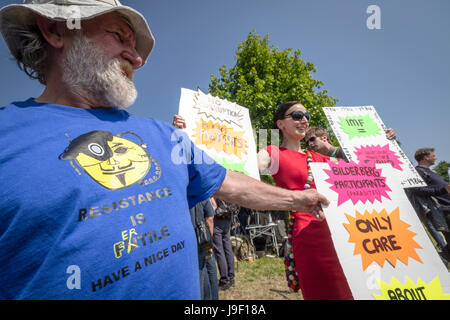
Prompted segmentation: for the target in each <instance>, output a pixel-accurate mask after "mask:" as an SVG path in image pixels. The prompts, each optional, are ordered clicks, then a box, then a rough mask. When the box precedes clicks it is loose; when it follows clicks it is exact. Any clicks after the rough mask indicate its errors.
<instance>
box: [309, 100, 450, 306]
mask: <svg viewBox="0 0 450 320" xmlns="http://www.w3.org/2000/svg"><path fill="white" fill-rule="evenodd" d="M326 109H328V110H327V111H326V114H327V117H329V120H330V124H331V126H332V128H333V131H334V132H335V134H336V135H337V137H338V139H339V142H340V143H341V146H342V147H343V149H344V150H345V153H346V155H347V156H348V158H349V159H350V161H349V162H348V163H347V162H345V161H344V160H340V161H339V163H334V162H331V161H330V162H328V163H312V164H311V169H312V172H313V176H314V181H315V184H316V187H317V190H318V191H319V192H320V193H322V194H324V195H325V196H326V197H327V198H328V199H329V200H330V205H329V206H327V207H326V208H324V211H325V214H326V217H327V222H328V225H329V227H330V231H331V235H332V239H333V243H334V245H335V248H336V252H337V254H338V257H339V260H340V263H341V265H342V268H343V270H344V274H345V275H346V277H347V281H348V283H349V285H350V288H351V290H352V293H353V296H354V298H355V299H365V300H367V299H380V300H381V299H387V300H430V299H450V276H449V272H448V270H447V268H446V266H445V265H444V263H443V262H442V260H441V259H440V257H439V255H438V253H437V252H436V249H435V247H434V246H433V244H432V242H431V241H430V239H429V237H428V235H427V233H426V231H425V229H424V227H423V225H422V223H421V221H420V220H419V218H418V216H417V214H416V212H415V211H414V209H413V207H412V205H411V204H410V202H409V200H408V198H407V196H406V194H405V192H404V190H403V188H404V187H405V186H413V185H414V186H421V185H425V183H424V182H423V180H422V179H421V178H420V176H419V175H418V174H417V172H416V171H415V169H414V167H412V165H411V163H410V162H409V160H408V159H407V158H406V156H405V155H404V153H403V152H402V151H401V149H400V147H399V146H398V144H397V143H395V141H394V142H389V141H388V140H387V139H386V137H385V134H384V128H385V127H384V125H383V123H382V121H381V119H380V118H379V117H378V115H377V114H376V111H375V109H374V108H373V107H356V108H355V107H342V108H340V107H335V108H326ZM329 109H335V110H332V111H330V110H329Z"/></svg>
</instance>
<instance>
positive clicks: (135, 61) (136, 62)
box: [122, 47, 144, 69]
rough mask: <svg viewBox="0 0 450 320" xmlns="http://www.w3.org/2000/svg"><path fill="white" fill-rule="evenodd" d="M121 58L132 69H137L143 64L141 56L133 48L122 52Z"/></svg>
mask: <svg viewBox="0 0 450 320" xmlns="http://www.w3.org/2000/svg"><path fill="white" fill-rule="evenodd" d="M122 58H123V59H125V60H127V61H129V62H130V63H131V65H132V66H133V69H139V68H140V67H142V65H143V63H144V61H143V59H142V57H141V55H140V54H139V53H138V52H137V51H136V49H135V48H134V47H133V48H132V47H129V48H127V50H124V51H123V53H122Z"/></svg>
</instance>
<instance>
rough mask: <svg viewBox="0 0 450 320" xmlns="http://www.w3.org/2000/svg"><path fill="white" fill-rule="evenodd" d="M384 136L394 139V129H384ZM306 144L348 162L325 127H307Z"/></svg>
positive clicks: (312, 148)
mask: <svg viewBox="0 0 450 320" xmlns="http://www.w3.org/2000/svg"><path fill="white" fill-rule="evenodd" d="M386 138H387V139H389V140H394V139H395V138H396V134H395V131H394V130H393V129H391V128H389V129H387V130H386ZM304 141H305V142H306V145H307V146H308V147H309V148H310V149H311V150H313V151H315V152H318V153H321V154H323V155H326V156H329V157H330V158H336V159H344V160H345V161H347V162H348V159H347V156H346V155H345V153H344V151H343V150H342V148H341V147H336V146H334V145H333V144H332V143H331V140H330V137H329V135H328V132H327V130H326V129H324V128H321V127H309V128H308V129H307V130H306V135H305V138H304Z"/></svg>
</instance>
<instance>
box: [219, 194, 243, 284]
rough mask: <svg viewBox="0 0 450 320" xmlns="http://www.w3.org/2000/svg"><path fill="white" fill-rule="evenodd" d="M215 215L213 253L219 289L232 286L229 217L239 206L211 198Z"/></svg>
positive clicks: (232, 270) (232, 267) (236, 212)
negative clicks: (217, 270)
mask: <svg viewBox="0 0 450 320" xmlns="http://www.w3.org/2000/svg"><path fill="white" fill-rule="evenodd" d="M212 202H213V207H214V208H215V211H216V215H215V216H214V237H213V238H214V253H215V254H216V257H217V266H218V268H219V284H218V285H219V290H228V289H230V288H231V287H233V286H234V278H235V273H234V253H233V246H232V245H231V239H230V236H231V235H230V231H231V217H232V215H237V214H238V213H239V209H240V208H239V206H237V205H235V204H233V203H229V202H226V201H222V200H220V199H214V198H212Z"/></svg>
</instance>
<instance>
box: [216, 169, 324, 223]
mask: <svg viewBox="0 0 450 320" xmlns="http://www.w3.org/2000/svg"><path fill="white" fill-rule="evenodd" d="M214 197H217V198H219V199H222V200H225V201H228V202H232V203H236V204H238V205H240V206H243V207H245V208H249V209H255V210H279V211H298V212H307V213H310V214H312V215H313V216H314V217H315V218H316V219H317V220H319V221H322V220H323V219H325V215H324V213H323V210H322V205H328V204H329V201H328V200H327V198H325V196H323V195H321V194H319V193H318V192H317V190H316V189H309V190H301V191H300V190H288V189H283V188H280V187H275V186H272V185H270V184H267V183H264V182H262V181H258V180H256V179H253V178H251V177H249V176H246V175H245V174H242V173H240V172H234V171H229V170H228V171H227V175H226V177H225V179H224V181H223V183H222V185H221V186H220V188H219V189H218V190H217V191H216V193H215V194H214Z"/></svg>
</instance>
